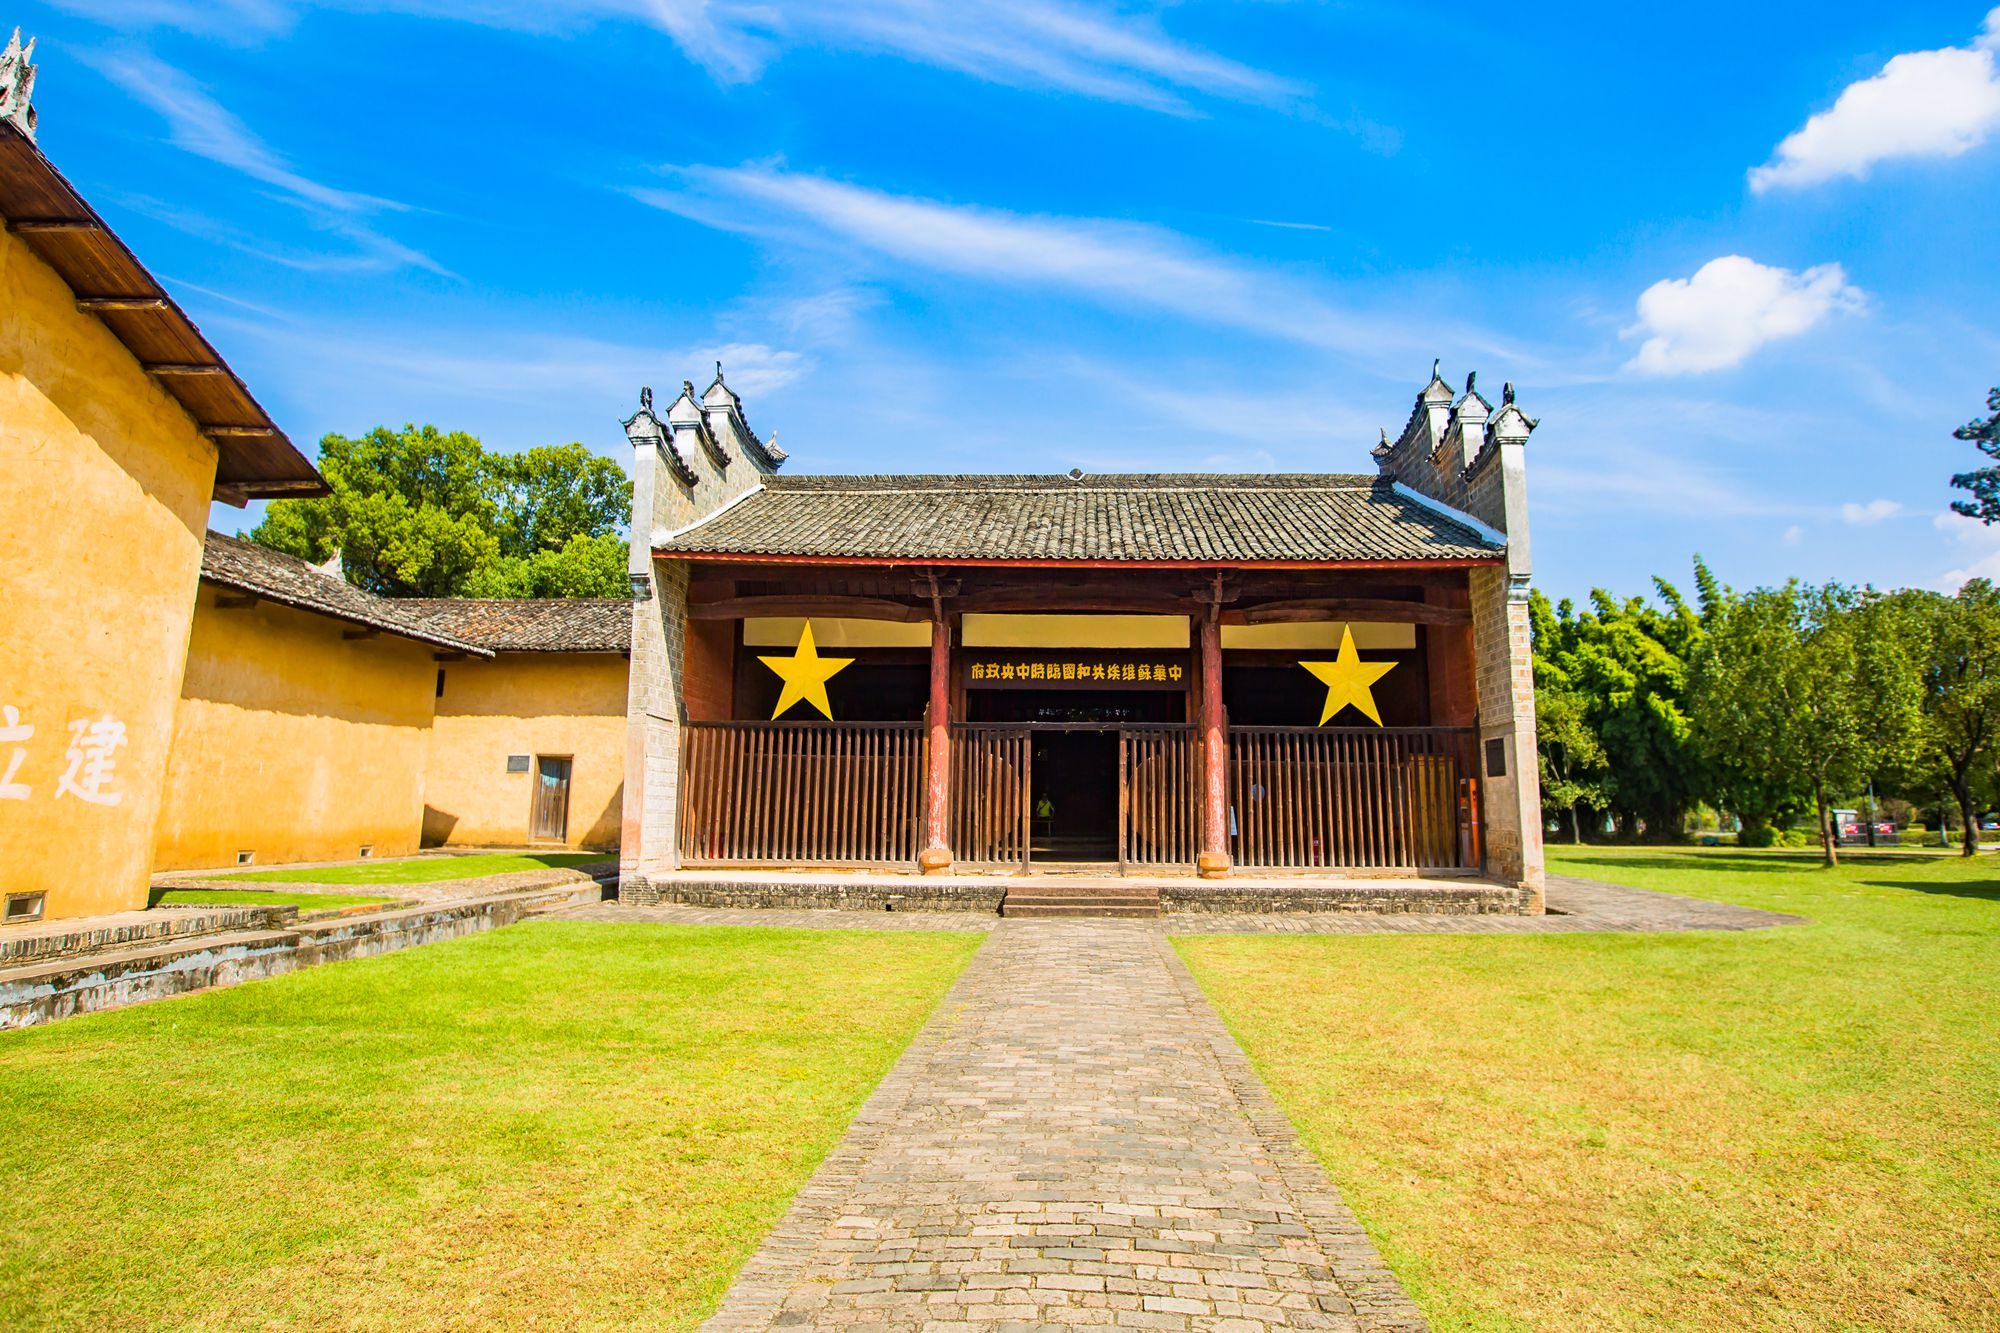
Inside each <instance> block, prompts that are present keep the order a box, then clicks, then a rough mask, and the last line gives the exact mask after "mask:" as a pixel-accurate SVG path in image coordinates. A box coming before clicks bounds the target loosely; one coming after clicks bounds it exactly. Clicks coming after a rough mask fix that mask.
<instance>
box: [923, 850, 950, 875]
mask: <svg viewBox="0 0 2000 1333" xmlns="http://www.w3.org/2000/svg"><path fill="white" fill-rule="evenodd" d="M917 868H918V869H919V870H921V871H923V872H924V873H925V874H926V875H942V874H943V873H944V872H945V871H947V870H949V869H951V849H950V848H949V847H926V848H924V850H923V853H922V854H921V855H919V856H918V857H917Z"/></svg>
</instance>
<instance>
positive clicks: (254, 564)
mask: <svg viewBox="0 0 2000 1333" xmlns="http://www.w3.org/2000/svg"><path fill="white" fill-rule="evenodd" d="M201 577H202V579H203V580H204V581H206V582H209V583H213V584H216V585H217V586H219V587H224V588H233V589H235V590H236V591H238V592H246V593H250V594H251V595H253V596H256V597H261V598H263V599H264V600H265V601H269V602H276V603H277V604H278V605H280V606H289V607H291V608H293V609H294V610H299V611H312V612H315V613H317V614H319V615H323V616H330V617H332V618H333V619H335V620H345V621H347V622H349V623H350V624H355V625H360V626H363V627H364V628H368V629H376V630H381V631H382V632H383V633H385V634H394V635H397V636H399V637H401V638H405V639H414V640H416V641H417V642H418V643H428V644H432V645H434V646H436V647H439V648H449V649H451V650H452V651H454V652H462V653H471V654H473V655H474V656H476V657H490V656H492V653H491V652H490V651H489V650H487V649H486V648H484V647H482V646H481V645H480V644H479V643H477V642H475V641H472V640H470V639H467V638H464V637H461V636H459V635H456V634H453V633H451V632H449V631H448V630H444V629H442V628H441V627H438V626H434V625H431V624H427V623H426V622H424V621H423V620H421V619H419V618H417V617H415V616H412V615H409V614H407V613H406V612H404V610H403V603H402V602H400V601H398V600H396V599H395V598H393V597H378V596H376V595H375V594H374V593H372V592H368V591H367V590H365V589H362V588H357V587H355V586H354V585H353V584H351V583H349V582H348V581H347V580H346V579H343V578H341V577H340V576H338V575H336V574H329V573H327V572H326V571H325V570H323V569H320V568H318V567H317V566H315V565H312V564H310V563H308V562H306V561H304V560H301V559H299V558H298V557H297V556H295V555H286V554H285V553H284V552H282V551H273V550H271V549H270V548H269V547H267V546H259V545H257V544H256V543H255V542H246V541H242V540H240V539H239V538H236V537H230V536H225V535H224V534H222V533H220V532H211V533H209V534H208V540H207V541H206V542H205V543H203V545H202V550H201Z"/></svg>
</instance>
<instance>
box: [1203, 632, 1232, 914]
mask: <svg viewBox="0 0 2000 1333" xmlns="http://www.w3.org/2000/svg"><path fill="white" fill-rule="evenodd" d="M1227 744H1228V742H1227V741H1226V740H1225V739H1224V737H1223V726H1222V608H1221V607H1220V606H1216V605H1212V606H1211V607H1210V608H1209V611H1208V614H1207V615H1204V616H1203V617H1202V618H1201V777H1202V784H1201V785H1202V818H1201V855H1200V856H1199V857H1197V858H1196V859H1195V868H1196V869H1197V870H1198V871H1199V872H1200V873H1201V877H1202V878H1203V879H1221V878H1223V877H1224V876H1225V875H1227V874H1228V873H1229V751H1228V750H1227V749H1226V748H1225V747H1226V745H1227Z"/></svg>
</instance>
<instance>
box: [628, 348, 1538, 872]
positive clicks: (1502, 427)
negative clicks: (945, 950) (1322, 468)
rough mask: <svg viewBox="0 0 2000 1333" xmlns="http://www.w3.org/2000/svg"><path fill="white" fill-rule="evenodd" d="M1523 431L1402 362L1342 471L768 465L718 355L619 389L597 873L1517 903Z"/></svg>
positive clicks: (1532, 855) (1525, 775)
mask: <svg viewBox="0 0 2000 1333" xmlns="http://www.w3.org/2000/svg"><path fill="white" fill-rule="evenodd" d="M1534 426H1535V423H1534V422H1533V421H1532V420H1531V419H1530V418H1528V417H1527V416H1526V415H1525V414H1524V413H1523V412H1522V411H1521V409H1520V408H1519V407H1517V406H1516V405H1515V403H1514V398H1513V393H1512V390H1511V387H1510V388H1509V390H1508V391H1507V392H1506V393H1505V394H1504V395H1503V396H1502V403H1501V405H1500V406H1499V407H1498V408H1497V409H1496V408H1495V407H1494V406H1493V405H1492V404H1491V403H1490V402H1488V401H1487V400H1486V399H1485V398H1484V397H1483V396H1482V395H1481V394H1480V393H1479V392H1478V390H1477V388H1476V385H1475V383H1474V381H1473V380H1472V379H1471V378H1470V377H1468V378H1467V381H1466V383H1465V387H1464V389H1463V390H1462V391H1456V392H1455V391H1454V390H1453V389H1452V388H1451V387H1450V386H1449V385H1447V384H1446V383H1445V382H1444V380H1442V379H1441V378H1440V377H1439V376H1438V375H1437V373H1436V370H1435V368H1433V372H1432V377H1431V380H1430V382H1429V383H1428V384H1426V385H1425V386H1424V388H1423V390H1422V391H1421V392H1420V393H1419V394H1418V395H1417V398H1416V403H1415V406H1414V408H1413V410H1412V411H1411V413H1410V416H1409V418H1408V421H1407V423H1406V424H1405V425H1404V427H1403V429H1402V431H1401V432H1400V434H1399V435H1398V436H1397V437H1396V438H1395V439H1394V440H1393V441H1392V440H1390V439H1389V438H1388V437H1387V434H1386V432H1385V434H1384V438H1383V441H1382V443H1381V444H1380V446H1378V447H1377V448H1376V449H1375V450H1374V455H1373V462H1374V463H1375V467H1376V471H1375V472H1374V473H1373V474H1371V475H1354V474H1312V475H1273V476H1242V475H1207V474H1204V475H1143V476H1087V475H1084V474H1082V473H1080V472H1072V473H1070V474H1069V475H1067V476H791V475H787V474H785V473H783V472H781V468H782V467H783V465H784V463H785V462H786V459H785V455H784V454H783V452H782V451H780V450H778V449H777V448H775V447H774V446H773V445H771V444H768V443H766V442H764V441H763V440H762V439H760V437H759V436H758V435H757V434H756V433H755V432H754V431H753V430H752V429H751V427H750V424H749V421H748V419H747V418H746V416H745V414H744V410H743V404H742V402H741V400H740V399H739V398H738V397H737V395H736V394H735V393H734V392H733V391H732V390H731V389H730V388H729V387H728V385H727V384H726V383H725V382H724V380H723V378H722V375H721V372H720V369H719V368H718V372H717V375H716V378H715V381H714V382H713V383H712V384H711V385H710V386H709V387H708V389H707V390H706V391H705V392H701V393H699V394H698V393H697V392H696V391H695V389H694V386H693V385H692V384H691V383H689V384H684V385H683V386H682V392H681V394H680V396H679V397H678V398H676V399H675V400H674V401H673V403H672V404H671V405H670V406H669V407H667V408H666V410H665V411H664V412H661V411H656V410H655V408H654V406H653V403H652V396H651V393H650V391H647V392H646V393H644V394H642V396H641V406H640V409H639V411H638V412H637V413H636V414H635V415H634V416H633V417H632V418H631V419H630V420H629V421H628V422H627V423H626V433H627V436H628V438H629V439H630V442H631V444H632V447H633V478H634V483H635V487H634V504H635V512H634V521H633V524H632V534H633V536H632V567H631V572H632V583H633V593H634V599H635V602H634V605H635V620H634V632H633V644H632V674H631V703H630V716H629V723H628V727H629V731H628V741H627V769H628V772H627V780H626V789H627V800H626V803H625V830H624V837H623V861H624V865H623V870H624V884H625V887H624V890H623V892H624V893H625V895H626V896H627V897H628V898H632V899H636V900H640V901H646V900H652V899H655V898H658V897H663V896H664V897H670V898H671V897H676V896H686V893H685V891H686V890H688V889H689V887H690V886H692V885H695V884H697V883H702V884H712V883H714V882H716V880H717V877H718V876H722V875H724V874H725V873H726V872H729V871H736V870H763V871H771V870H784V871H788V872H790V871H797V872H801V873H805V874H810V873H811V872H814V871H823V870H825V869H827V868H831V867H843V868H849V869H864V868H865V869H871V870H875V871H895V872H910V873H912V874H914V873H916V872H923V873H925V874H930V875H946V874H952V875H954V876H956V875H965V874H974V875H976V874H980V873H983V872H984V873H990V872H1002V871H1004V872H1008V873H1011V874H1026V875H1033V874H1035V873H1036V872H1038V871H1060V872H1064V873H1075V872H1077V871H1079V870H1094V871H1097V872H1100V873H1102V874H1107V875H1108V874H1125V875H1134V874H1143V875H1147V876H1156V875H1157V876H1188V877H1192V876H1196V875H1199V876H1200V877H1201V880H1203V881H1207V882H1210V883H1213V882H1214V881H1221V880H1226V879H1229V878H1230V877H1232V876H1233V877H1238V878H1239V880H1240V879H1246V878H1253V877H1254V878H1255V879H1257V880H1258V881H1259V882H1263V881H1266V880H1271V879H1277V878H1280V877H1284V878H1285V879H1286V882H1287V883H1292V884H1295V885H1297V886H1299V887H1300V889H1301V892H1305V891H1307V890H1309V888H1310V886H1311V885H1312V884H1313V883H1324V882H1325V881H1327V880H1331V879H1344V878H1350V877H1357V876H1407V877H1412V878H1415V877H1422V878H1423V879H1424V880H1425V882H1426V884H1427V885H1430V886H1433V887H1434V886H1435V885H1436V884H1437V883H1438V882H1439V881H1446V882H1464V883H1466V884H1467V885H1468V886H1470V885H1473V884H1482V885H1485V886H1487V887H1490V886H1491V884H1492V882H1493V881H1498V882H1500V883H1501V884H1502V885H1506V886H1512V887H1513V888H1514V889H1515V890H1517V893H1516V894H1515V896H1514V898H1513V899H1511V900H1510V901H1512V902H1513V903H1514V904H1516V905H1517V906H1519V907H1520V908H1522V909H1524V910H1531V911H1538V910H1540V889H1541V881H1542V857H1541V839H1540V819H1539V794H1538V790H1537V783H1536V767H1535V750H1534V716H1533V687H1532V678H1531V673H1530V666H1529V647H1528V631H1527V615H1526V613H1527V607H1526V597H1527V587H1528V579H1529V573H1530V563H1529V549H1528V527H1527V507H1526V491H1525V481H1524V472H1523V454H1524V452H1525V450H1524V446H1525V444H1526V442H1527V439H1528V436H1529V433H1530V432H1531V431H1532V430H1533V429H1534ZM776 882H777V881H774V880H773V879H772V878H771V877H770V876H769V875H765V876H763V877H762V878H758V877H741V878H740V879H739V881H738V888H739V890H740V892H739V900H740V899H741V897H742V896H743V895H744V894H751V895H753V896H754V892H755V889H754V886H755V885H756V884H760V883H762V884H772V883H776ZM1197 887H1198V885H1197V884H1195V883H1194V882H1193V881H1192V880H1191V881H1190V882H1189V884H1188V885H1187V886H1186V888H1185V889H1184V890H1182V892H1183V894H1184V895H1185V894H1186V893H1188V892H1192V891H1193V890H1194V889H1196V888H1197ZM912 892H915V890H912ZM1010 892H1011V890H1010ZM1215 892H1216V893H1217V894H1218V895H1220V894H1221V893H1222V892H1223V889H1222V886H1220V885H1217V886H1216V888H1215ZM771 893H772V895H773V896H774V897H777V898H779V899H781V900H784V901H798V900H799V899H798V898H797V897H796V896H795V895H791V894H790V893H789V891H788V890H786V889H784V888H782V887H778V888H773V889H772V890H771Z"/></svg>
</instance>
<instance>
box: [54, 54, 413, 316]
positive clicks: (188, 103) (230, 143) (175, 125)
mask: <svg viewBox="0 0 2000 1333" xmlns="http://www.w3.org/2000/svg"><path fill="white" fill-rule="evenodd" d="M90 60H91V64H92V65H93V66H94V67H95V68H96V70H97V71H98V72H99V73H100V74H102V75H104V76H105V77H106V78H107V79H110V80H111V81H112V82H113V83H115V84H117V85H118V86H119V87H120V88H122V89H124V90H125V92H126V93H128V94H129V95H130V96H132V97H133V98H134V99H136V100H137V101H140V102H143V103H144V104H145V105H147V106H149V107H151V108H152V109H153V110H155V111H157V112H159V113H160V115H161V116H163V117H164V118H165V119H166V122H167V138H168V141H169V142H170V143H172V144H173V145H174V146H175V147H177V148H180V149H183V150H185V151H186V152H189V153H193V154H194V155H195V156H197V157H203V158H207V159H208V160H209V161H211V162H214V163H217V164H218V165H221V166H225V167H228V168H230V169H232V170H234V171H238V172H241V173H242V174H243V175H245V176H247V177H249V178H250V179H251V180H254V181H258V182H260V183H262V184H264V185H268V186H270V187H272V188H273V189H274V190H276V191H277V192H278V196H279V197H280V198H282V199H284V200H285V201H286V202H288V203H291V204H294V205H296V206H297V207H299V208H300V209H302V210H303V211H304V212H305V214H306V216H307V218H308V220H309V221H310V224H311V225H312V226H313V227H314V228H315V229H316V230H319V231H323V232H327V233H330V234H332V235H336V236H339V237H341V238H343V239H344V240H346V241H348V242H350V243H351V244H352V245H353V246H355V248H356V252H355V253H350V254H339V255H323V254H312V255H298V254H285V253H281V252H279V251H276V250H272V249H271V248H269V247H268V246H264V245H261V244H259V243H255V242H252V241H249V240H247V239H241V238H235V239H231V238H226V237H225V238H223V239H226V240H227V243H229V244H231V245H235V246H236V247H237V248H239V249H241V250H244V251H246V252H248V253H251V254H256V255H258V256H260V257H261V258H265V259H269V260H272V261H273V262H275V263H280V264H284V265H286V266H287V267H290V268H297V269H302V270H306V271H316V272H353V271H358V270H365V269H384V268H398V267H401V266H404V265H409V266H412V267H416V268H423V269H429V270H430V271H431V272H433V273H439V274H445V275H446V276H449V274H447V273H446V270H445V269H444V268H442V267H441V266H440V265H439V264H438V263H437V262H436V261H435V260H433V259H431V257H430V256H428V255H426V254H424V253H422V252H421V251H418V250H414V249H412V248H410V247H409V246H407V245H404V244H403V243H402V242H400V241H397V240H394V239H393V238H391V237H388V236H385V235H383V234H382V233H381V232H379V231H377V230H375V229H374V228H373V227H371V226H369V225H367V224H366V223H365V222H363V221H361V219H362V218H363V217H364V216H366V215H368V214H370V213H377V212H404V211H407V205H404V204H399V203H397V202H396V201H395V200H393V199H383V198H379V197H377V196H375V195H371V194H361V193H358V192H356V191H353V190H341V189H336V188H335V187H333V186H331V185H326V184H322V183H321V182H319V181H316V180H313V179H312V178H311V177H309V176H305V175H303V174H301V173H300V172H299V171H298V170H297V169H296V168H294V167H293V166H292V164H291V162H290V161H289V160H287V159H286V158H285V157H284V155H283V154H281V153H279V152H278V151H277V150H276V149H274V148H272V147H271V146H270V145H269V144H267V143H265V142H264V141H263V140H262V139H260V138H258V137H257V135H256V134H255V133H254V132H252V131H251V129H250V127H249V126H247V125H245V124H244V123H243V121H242V120H241V118H239V117H238V116H237V115H236V114H235V113H234V112H232V111H230V110H229V108H227V107H225V106H223V105H222V104H221V103H220V102H218V101H216V100H215V98H213V97H212V96H210V95H209V93H208V91H207V90H206V89H204V88H203V87H202V86H201V85H200V84H199V83H197V82H195V81H194V80H193V79H191V78H189V77H188V76H187V74H185V73H184V72H182V71H181V70H178V69H176V68H174V67H173V66H172V65H169V64H167V63H166V62H165V61H163V60H160V59H159V58H158V57H156V56H153V55H150V54H148V53H146V52H143V51H120V52H100V53H98V54H97V55H96V56H95V57H91V58H90ZM166 220H168V221H170V222H172V223H173V224H174V225H176V226H183V228H184V229H186V230H192V231H200V230H202V229H203V224H202V220H201V219H198V218H195V217H194V216H193V215H182V216H181V217H179V218H172V217H170V218H167V219H166ZM211 229H213V230H223V229H220V228H211Z"/></svg>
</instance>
